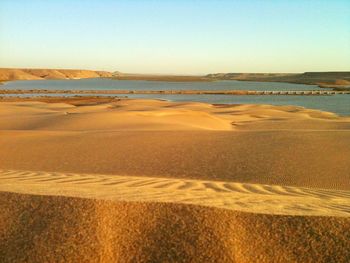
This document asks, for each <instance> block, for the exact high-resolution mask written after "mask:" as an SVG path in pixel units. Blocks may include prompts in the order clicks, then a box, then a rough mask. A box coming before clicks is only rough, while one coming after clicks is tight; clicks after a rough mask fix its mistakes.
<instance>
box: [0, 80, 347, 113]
mask: <svg viewBox="0 0 350 263" xmlns="http://www.w3.org/2000/svg"><path fill="white" fill-rule="evenodd" d="M0 88H4V89H57V90H65V89H73V90H74V89H76V90H79V89H80V90H82V89H84V90H88V89H90V90H98V89H100V90H108V89H120V90H186V89H187V90H188V89H192V90H200V89H202V90H310V89H313V90H316V89H319V88H318V87H317V86H313V85H302V84H289V83H267V82H251V81H249V82H248V81H242V82H239V81H218V82H176V83H174V82H158V81H128V80H125V81H124V80H109V79H84V80H39V81H34V80H32V81H14V82H9V83H6V85H3V86H0ZM72 95H73V94H70V95H67V94H66V95H65V96H72ZM84 95H85V96H87V95H89V94H84ZM93 95H95V96H96V94H93ZM101 95H103V96H110V95H108V94H101ZM15 96H18V95H15ZM23 96H36V95H34V94H27V95H23ZM45 96H47V95H45ZM50 96H62V94H50ZM121 97H125V96H124V95H122V96H121ZM127 97H129V98H153V99H154V98H155V99H164V100H171V101H199V102H207V103H215V104H221V103H222V104H272V105H296V106H302V107H305V108H311V109H318V110H323V111H330V112H334V113H337V114H339V115H343V116H350V95H332V96H296V95H293V96H279V95H272V96H271V95H264V96H256V95H249V96H235V95H184V94H175V95H169V94H127Z"/></svg>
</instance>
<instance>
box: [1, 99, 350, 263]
mask: <svg viewBox="0 0 350 263" xmlns="http://www.w3.org/2000/svg"><path fill="white" fill-rule="evenodd" d="M50 100H53V99H50ZM0 147H1V150H0V181H1V184H0V210H1V211H2V213H1V214H0V244H1V246H0V261H1V262H60V261H61V262H62V261H68V262H77V261H79V262H111V261H113V262H189V261H190V262H295V261H299V262H308V261H318V262H346V260H347V259H348V258H349V257H350V254H349V251H350V250H349V247H350V241H349V240H350V236H349V235H350V234H349V231H348V229H349V227H350V225H349V224H350V219H349V214H350V191H349V190H350V163H349V156H350V118H347V117H339V116H337V115H335V114H333V113H328V112H321V111H316V110H309V109H305V108H301V107H294V106H283V107H281V106H270V105H234V106H230V105H211V104H205V103H174V102H166V101H159V100H127V99H125V100H119V99H110V98H105V99H86V98H85V99H78V98H76V99H57V98H56V99H54V102H53V101H51V103H47V102H45V100H44V99H42V101H41V102H39V101H12V102H1V103H0Z"/></svg>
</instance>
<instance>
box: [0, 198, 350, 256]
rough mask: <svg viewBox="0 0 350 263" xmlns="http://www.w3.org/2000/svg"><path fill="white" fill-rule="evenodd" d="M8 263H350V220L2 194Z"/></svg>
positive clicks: (0, 220) (0, 250)
mask: <svg viewBox="0 0 350 263" xmlns="http://www.w3.org/2000/svg"><path fill="white" fill-rule="evenodd" d="M0 209H1V211H2V213H1V214H0V226H1V227H0V243H1V247H0V261H1V262H348V259H349V257H350V254H349V253H350V250H349V246H350V241H349V240H350V235H349V231H348V230H349V228H350V220H349V219H348V218H340V217H315V216H279V215H268V214H252V213H242V212H237V211H232V210H225V209H217V208H209V207H202V206H194V205H184V204H171V203H148V202H142V203H140V202H136V203H135V202H115V201H105V200H94V199H80V198H71V197H64V196H37V195H26V194H15V193H4V192H2V193H0Z"/></svg>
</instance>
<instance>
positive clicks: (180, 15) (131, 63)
mask: <svg viewBox="0 0 350 263" xmlns="http://www.w3.org/2000/svg"><path fill="white" fill-rule="evenodd" d="M0 67H11V68H72V69H94V70H108V71H121V72H131V73H155V74H207V73H216V72H291V73H292V72H305V71H350V1H349V0H332V1H321V0H318V1H317V0H314V1H313V0H303V1H301V0H294V1H290V0H286V1H283V0H280V1H279V0H265V1H263V0H251V1H250V0H245V1H244V0H241V1H233V0H232V1H224V0H221V1H219V0H217V1H206V0H201V1H195V0H192V1H191V0H178V1H175V0H173V1H170V0H162V1H161V0H158V1H155V0H153V1H151V0H129V1H112V0H61V1H59V0H56V1H55V0H49V1H48V0H30V1H28V0H0Z"/></svg>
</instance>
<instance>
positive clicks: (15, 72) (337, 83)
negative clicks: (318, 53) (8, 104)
mask: <svg viewBox="0 0 350 263" xmlns="http://www.w3.org/2000/svg"><path fill="white" fill-rule="evenodd" d="M84 78H109V79H115V80H146V81H167V82H210V81H217V80H237V81H256V82H284V83H294V84H307V85H318V86H319V87H321V88H332V89H334V90H338V91H343V90H350V72H305V73H298V74H296V73H215V74H207V75H197V76H191V75H156V74H133V73H121V72H108V71H94V70H75V69H74V70H73V69H15V68H0V83H1V82H6V81H13V80H43V79H84Z"/></svg>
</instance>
